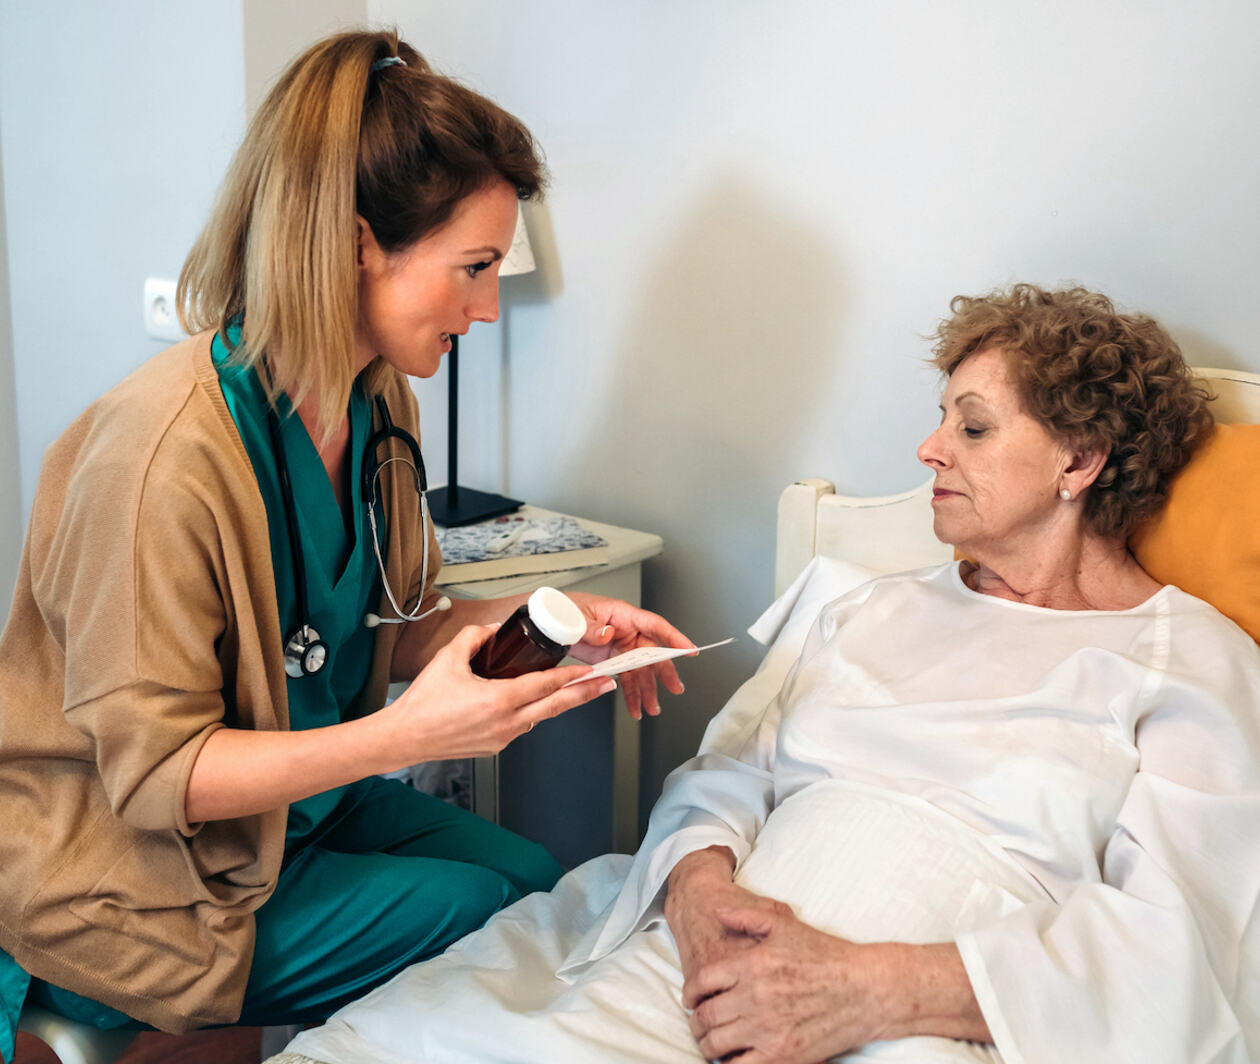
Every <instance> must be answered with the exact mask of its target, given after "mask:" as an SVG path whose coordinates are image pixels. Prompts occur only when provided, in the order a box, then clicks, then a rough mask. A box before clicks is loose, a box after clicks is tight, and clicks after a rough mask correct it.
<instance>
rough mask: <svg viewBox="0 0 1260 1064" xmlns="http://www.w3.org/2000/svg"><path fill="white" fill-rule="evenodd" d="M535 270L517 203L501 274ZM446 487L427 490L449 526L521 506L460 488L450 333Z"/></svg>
mask: <svg viewBox="0 0 1260 1064" xmlns="http://www.w3.org/2000/svg"><path fill="white" fill-rule="evenodd" d="M533 269H534V252H533V250H532V249H531V248H530V246H529V233H528V232H527V231H526V229H525V216H524V214H523V213H522V212H521V209H520V207H519V205H518V207H517V210H516V233H515V234H514V235H513V237H512V246H511V247H510V248H509V249H508V253H507V255H506V256H505V257H504V259H503V265H502V266H500V267H499V276H500V277H510V276H512V275H513V274H518V273H530V272H532V271H533ZM446 373H447V377H446V382H447V399H446V432H447V443H446V448H447V449H446V486H445V487H444V488H433V489H431V490H430V491H429V492H428V499H429V512H430V514H432V516H433V520H434V521H436V522H437V523H438V524H439V525H444V526H445V527H446V528H456V527H458V526H459V525H471V524H472V523H473V522H475V521H487V520H489V519H490V518H492V517H498V516H500V515H501V514H509V513H512V511H514V510H517V509H519V508H520V506H521V500H520V499H509V498H508V497H507V496H506V495H495V494H494V493H492V492H488V491H476V490H474V489H473V488H465V487H461V486H460V483H459V476H458V473H457V466H458V464H459V337H458V336H454V335H452V336H451V351H450V354H448V355H447V356H446Z"/></svg>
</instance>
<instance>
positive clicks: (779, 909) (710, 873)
mask: <svg viewBox="0 0 1260 1064" xmlns="http://www.w3.org/2000/svg"><path fill="white" fill-rule="evenodd" d="M734 869H735V856H734V854H732V853H731V851H730V850H728V849H727V848H726V847H724V846H710V847H709V848H708V849H706V850H697V851H695V852H694V853H689V854H687V856H686V857H684V858H682V860H680V861H679V862H678V863H677V864H676V865H675V866H674V869H673V871H672V872H670V874H669V886H668V891H667V893H666V895H665V920H666V922H667V923H668V924H669V929H670V931H671V932H672V933H673V936H674V941H675V942H676V943H677V945H678V957H679V960H680V962H681V964H682V973H683V978H684V980H690V979H692V978H693V977H694V976H695V975H696V974H697V973H698V972H699V971H700V969H701V968H703V967H705V966H706V965H709V964H713V963H715V962H717V961H719V960H722V959H724V958H725V957H727V956H729V955H730V954H732V953H735V952H742V951H743V950H746V949H749V948H750V947H752V946H755V945H756V944H757V939H755V938H753V937H750V936H748V935H743V934H740V933H739V932H736V931H732V930H731V929H730V928H729V927H728V926H727V925H726V924H724V923H723V922H722V921H721V920H719V919H718V917H717V910H719V909H740V910H748V909H755V910H767V911H770V912H775V913H790V912H791V909H789V908H788V906H786V905H785V904H784V903H783V902H780V901H775V900H774V899H773V898H767V897H764V896H763V895H760V894H754V893H753V892H752V891H750V890H747V889H745V888H744V887H741V886H739V884H737V883H736V882H735V881H734V879H733V878H732V873H733V872H734Z"/></svg>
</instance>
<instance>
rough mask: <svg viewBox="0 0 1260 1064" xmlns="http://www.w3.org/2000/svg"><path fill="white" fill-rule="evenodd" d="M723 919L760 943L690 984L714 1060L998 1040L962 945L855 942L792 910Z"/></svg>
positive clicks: (697, 1029) (691, 1003) (807, 1062)
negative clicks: (918, 1041)
mask: <svg viewBox="0 0 1260 1064" xmlns="http://www.w3.org/2000/svg"><path fill="white" fill-rule="evenodd" d="M716 915H717V917H718V919H719V920H720V921H721V922H722V923H723V924H724V925H725V926H726V927H727V929H728V930H730V931H733V932H735V933H737V934H743V935H747V936H749V937H750V938H752V939H755V940H756V944H755V945H753V946H751V947H750V948H749V949H746V950H743V951H742V952H735V953H731V954H728V955H727V956H725V957H723V958H722V959H721V960H718V961H715V962H714V963H712V964H709V965H706V966H705V967H703V968H701V969H700V970H699V971H698V972H696V973H695V975H693V976H692V977H691V978H689V979H687V981H686V982H684V983H683V1005H684V1007H686V1008H688V1009H691V1010H694V1011H693V1012H692V1014H691V1033H692V1035H694V1036H695V1039H696V1041H697V1043H699V1047H700V1051H701V1052H702V1053H703V1054H704V1055H705V1057H706V1058H707V1059H709V1060H724V1059H726V1058H727V1057H729V1058H730V1059H731V1060H738V1061H739V1062H740V1064H767V1062H769V1061H779V1062H786V1064H812V1062H814V1061H819V1060H827V1059H829V1058H831V1057H834V1056H838V1055H839V1054H841V1053H847V1052H848V1051H849V1050H851V1049H857V1048H859V1047H861V1046H864V1045H866V1044H868V1043H869V1042H875V1041H880V1040H883V1039H892V1038H909V1037H911V1036H913V1035H935V1036H937V1037H940V1038H954V1039H960V1040H966V1041H970V1042H985V1043H989V1042H992V1041H993V1038H992V1035H991V1034H990V1033H989V1026H988V1023H987V1022H986V1021H985V1018H984V1014H983V1013H982V1012H981V1011H980V1005H979V1003H978V1002H977V1001H976V995H975V992H974V991H973V990H972V988H971V981H970V980H969V978H968V977H967V969H966V967H965V966H964V965H963V962H962V956H961V954H960V953H959V952H958V947H957V946H955V945H954V943H952V942H934V943H929V944H927V945H922V946H920V945H910V944H908V943H904V942H869V943H859V942H850V941H849V940H848V939H845V938H839V937H838V936H836V935H829V934H827V933H826V932H825V931H819V930H818V929H817V928H816V927H811V926H810V925H809V924H807V923H804V922H803V921H801V920H799V919H798V918H797V917H796V916H795V915H794V914H793V913H791V912H785V911H784V909H783V908H774V909H763V908H751V909H719V910H717V914H716Z"/></svg>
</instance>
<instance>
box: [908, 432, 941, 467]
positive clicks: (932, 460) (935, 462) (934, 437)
mask: <svg viewBox="0 0 1260 1064" xmlns="http://www.w3.org/2000/svg"><path fill="white" fill-rule="evenodd" d="M944 431H945V426H944V425H941V426H940V427H939V428H938V429H937V430H936V431H935V432H933V433H932V434H931V435H930V436H928V438H927V439H926V440H924V441H923V442H922V443H921V444H919V449H918V450H917V451H916V452H915V454H916V455H918V458H919V461H920V462H922V463H923V464H924V465H925V466H927V467H928V468H929V469H936V470H940V469H944V468H945V467H946V466H947V465H948V464H949V452H948V451H947V450H946V448H945V445H944V438H943V437H942V435H941V434H942V433H943V432H944Z"/></svg>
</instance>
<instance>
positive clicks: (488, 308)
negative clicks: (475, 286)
mask: <svg viewBox="0 0 1260 1064" xmlns="http://www.w3.org/2000/svg"><path fill="white" fill-rule="evenodd" d="M485 289H486V290H485V292H480V293H478V294H477V295H475V296H474V297H473V298H472V300H471V302H470V303H469V305H468V307H467V308H466V309H465V311H464V313H465V315H467V317H468V318H470V319H471V320H472V321H484V322H492V321H498V320H499V279H498V278H497V277H496V278H495V279H494V284H492V285H491V284H488V285H486V286H485Z"/></svg>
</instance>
